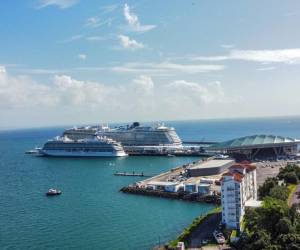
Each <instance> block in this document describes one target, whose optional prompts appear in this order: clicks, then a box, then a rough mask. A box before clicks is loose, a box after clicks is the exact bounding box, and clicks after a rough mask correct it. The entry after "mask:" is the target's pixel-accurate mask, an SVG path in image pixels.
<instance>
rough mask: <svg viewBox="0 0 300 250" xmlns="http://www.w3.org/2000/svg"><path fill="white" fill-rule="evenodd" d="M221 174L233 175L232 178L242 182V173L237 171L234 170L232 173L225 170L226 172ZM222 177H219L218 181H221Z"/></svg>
mask: <svg viewBox="0 0 300 250" xmlns="http://www.w3.org/2000/svg"><path fill="white" fill-rule="evenodd" d="M222 176H223V177H224V176H233V179H234V180H235V181H238V182H242V180H243V178H244V175H243V174H240V173H238V172H234V173H230V172H227V173H224V174H223V175H222ZM223 177H222V178H221V179H220V181H223Z"/></svg>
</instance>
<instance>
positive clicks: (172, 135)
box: [63, 122, 182, 147]
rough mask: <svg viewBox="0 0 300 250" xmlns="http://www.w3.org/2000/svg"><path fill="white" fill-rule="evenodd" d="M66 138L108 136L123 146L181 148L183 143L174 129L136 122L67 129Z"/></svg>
mask: <svg viewBox="0 0 300 250" xmlns="http://www.w3.org/2000/svg"><path fill="white" fill-rule="evenodd" d="M63 135H64V136H68V137H69V138H71V139H74V140H78V139H84V138H92V137H93V136H95V135H99V136H106V137H108V138H111V139H113V140H115V141H117V142H120V143H121V144H122V145H123V146H164V147H181V146H182V142H181V140H180V138H179V136H178V135H177V133H176V131H175V129H174V128H172V127H166V126H164V125H160V124H159V125H157V126H153V127H151V126H141V125H140V123H138V122H134V123H133V124H132V125H130V126H129V125H127V126H120V127H116V128H110V127H108V126H94V127H91V126H88V127H80V128H71V129H67V130H66V131H65V132H64V133H63Z"/></svg>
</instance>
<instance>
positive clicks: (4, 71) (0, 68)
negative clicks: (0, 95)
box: [0, 65, 6, 75]
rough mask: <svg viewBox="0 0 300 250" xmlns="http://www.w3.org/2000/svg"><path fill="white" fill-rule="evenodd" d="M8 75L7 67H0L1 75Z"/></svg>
mask: <svg viewBox="0 0 300 250" xmlns="http://www.w3.org/2000/svg"><path fill="white" fill-rule="evenodd" d="M5 73H6V68H5V66H2V65H0V75H3V74H5Z"/></svg>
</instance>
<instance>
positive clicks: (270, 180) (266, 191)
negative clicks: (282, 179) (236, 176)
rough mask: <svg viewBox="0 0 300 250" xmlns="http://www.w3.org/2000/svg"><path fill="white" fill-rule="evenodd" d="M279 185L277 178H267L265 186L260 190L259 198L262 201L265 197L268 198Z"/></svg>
mask: <svg viewBox="0 0 300 250" xmlns="http://www.w3.org/2000/svg"><path fill="white" fill-rule="evenodd" d="M277 185H278V181H277V178H275V177H273V178H271V177H269V178H267V179H266V180H265V182H264V184H263V185H262V186H260V187H259V188H258V196H259V197H260V199H263V198H264V197H266V196H268V195H269V194H270V190H271V189H272V188H273V187H275V186H277Z"/></svg>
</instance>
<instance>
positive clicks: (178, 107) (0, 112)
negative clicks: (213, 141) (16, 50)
mask: <svg viewBox="0 0 300 250" xmlns="http://www.w3.org/2000/svg"><path fill="white" fill-rule="evenodd" d="M1 72H2V73H0V117H6V119H5V120H1V119H0V127H3V126H8V124H13V123H14V122H15V121H16V120H18V121H20V120H24V123H22V126H28V124H30V125H31V126H32V125H33V124H34V125H37V124H40V123H41V122H43V123H44V125H45V124H47V125H49V124H50V123H49V122H52V123H51V125H53V124H58V123H60V124H66V123H88V122H89V121H91V120H93V121H98V122H100V121H108V120H128V119H129V120H130V119H132V120H136V119H138V120H152V119H153V120H158V119H161V118H162V117H164V119H175V118H176V117H177V118H180V115H179V114H180V112H187V111H188V113H186V114H189V117H190V115H191V114H192V115H193V116H197V117H198V116H199V112H200V113H201V110H202V109H203V108H205V106H206V105H212V104H213V103H220V102H222V100H223V99H224V98H223V97H224V93H223V89H222V86H221V84H220V83H213V84H210V83H209V84H200V83H196V82H188V81H185V80H177V81H173V82H171V83H170V82H168V81H167V82H159V83H154V81H153V79H152V78H151V77H150V76H148V75H140V76H138V77H136V78H134V79H133V80H132V81H131V83H127V84H124V83H123V84H116V85H108V84H103V83H100V82H90V81H82V80H77V79H74V78H72V77H71V76H69V75H56V76H54V77H53V79H52V81H51V82H50V83H48V84H43V83H38V82H36V81H34V80H33V79H32V78H30V77H24V76H11V75H9V74H7V73H6V72H5V70H4V69H3V68H2V70H1ZM182 114H185V113H182ZM183 117H185V116H183ZM10 119H11V120H10ZM26 122H27V123H28V124H26Z"/></svg>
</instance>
